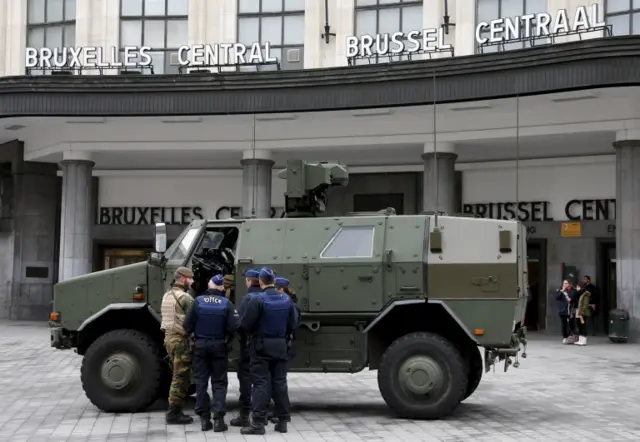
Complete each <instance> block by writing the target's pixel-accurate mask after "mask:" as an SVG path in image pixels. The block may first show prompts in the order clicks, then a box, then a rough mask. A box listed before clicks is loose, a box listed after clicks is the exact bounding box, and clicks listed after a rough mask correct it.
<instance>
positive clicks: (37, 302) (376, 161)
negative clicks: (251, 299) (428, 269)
mask: <svg viewBox="0 0 640 442" xmlns="http://www.w3.org/2000/svg"><path fill="white" fill-rule="evenodd" d="M627 3H628V5H627ZM634 6H638V5H634V4H633V3H632V2H631V1H627V2H624V1H617V2H612V1H608V2H605V1H591V2H586V0H585V1H576V0H548V1H547V0H517V1H515V0H508V1H506V0H455V1H453V0H452V1H443V2H435V1H427V0H425V1H422V0H417V1H413V0H404V1H400V0H398V1H391V0H389V1H387V0H385V1H382V0H329V1H328V2H326V9H325V2H324V1H304V0H261V1H257V0H255V1H243V0H239V1H236V0H232V1H229V0H190V1H187V0H154V1H149V0H146V1H142V0H139V1H134V0H127V1H126V2H121V1H120V0H90V1H87V2H77V4H76V2H75V1H73V0H65V1H54V0H39V1H36V0H7V2H4V3H3V4H1V5H0V35H1V36H6V38H4V39H0V76H2V77H0V117H2V118H1V119H0V143H4V144H2V148H1V149H0V159H1V160H2V167H1V169H0V170H1V175H0V176H1V178H2V181H1V182H2V226H1V227H2V230H1V231H0V253H2V256H3V265H2V272H3V275H2V278H3V280H2V281H0V282H2V284H1V285H0V317H10V318H17V319H46V317H47V314H48V312H49V310H50V302H51V299H52V293H53V291H52V290H53V289H52V287H53V284H55V282H57V281H58V280H63V279H66V278H69V277H73V276H77V275H82V274H85V273H88V272H91V271H96V270H103V269H108V268H113V267H117V266H120V265H125V264H128V263H133V262H137V261H140V260H144V259H146V256H147V254H148V253H149V252H150V251H151V247H152V227H151V226H152V225H153V223H155V222H158V221H164V222H167V223H168V224H169V236H170V239H172V238H175V237H176V236H177V235H178V234H179V232H180V231H181V230H182V229H183V228H184V225H185V224H187V223H188V222H189V221H190V220H192V219H197V218H207V219H216V218H217V219H222V218H226V217H230V216H238V215H256V216H259V217H269V216H271V217H273V216H279V215H280V214H281V212H282V206H283V205H284V196H283V193H284V182H283V181H282V180H281V179H279V178H278V177H277V171H278V170H279V169H280V168H282V167H283V166H284V165H285V162H286V160H287V158H303V159H308V160H321V161H325V160H327V161H331V160H337V161H340V162H342V163H344V164H346V165H347V166H348V167H349V170H350V173H351V177H350V184H349V186H348V187H346V188H336V189H332V190H331V192H330V194H329V203H328V206H327V211H328V213H329V214H340V213H347V212H352V211H371V210H381V209H384V208H386V207H394V208H395V210H396V212H397V213H399V214H415V213H420V212H422V211H425V210H426V211H433V210H437V211H442V212H445V213H449V214H454V213H463V214H467V215H473V216H478V217H490V218H505V219H508V218H512V217H517V218H518V219H520V220H522V221H523V222H524V223H525V224H526V225H527V227H528V239H529V251H528V255H529V256H528V260H529V265H528V269H529V281H530V285H531V287H530V292H531V300H530V305H529V316H528V318H527V322H528V325H529V326H530V327H532V328H534V329H543V330H548V331H551V332H554V331H556V330H557V329H558V328H559V322H558V320H557V314H556V311H555V301H554V299H553V292H554V291H555V289H556V288H557V287H558V286H559V285H560V283H561V281H562V278H563V277H564V276H565V275H566V274H567V273H574V274H577V275H578V277H581V276H583V275H590V276H591V277H592V279H593V281H594V282H595V283H596V285H597V286H598V287H599V288H600V291H601V304H602V310H603V311H605V310H608V309H610V308H615V307H623V308H626V309H627V310H629V312H630V313H631V316H632V318H633V319H632V324H633V326H634V329H638V327H637V326H638V324H640V322H638V318H640V307H639V306H638V301H637V300H640V289H639V288H638V287H640V280H638V278H639V277H638V276H637V275H640V272H635V268H636V267H637V265H638V264H637V262H639V261H638V259H637V257H636V255H638V254H639V253H640V247H637V246H640V244H638V242H637V240H636V238H637V233H636V232H637V230H638V228H640V226H639V225H638V223H640V220H639V219H638V216H637V213H639V209H640V206H639V205H640V176H639V175H638V174H639V173H640V172H636V171H640V164H638V162H639V161H640V156H639V155H638V153H637V152H638V151H637V149H636V146H640V105H638V103H640V99H639V98H640V84H638V83H640V77H638V74H637V72H639V70H638V68H639V67H640V37H634V36H633V34H637V33H639V32H640V21H639V20H638V17H640V9H638V10H636V9H634ZM412 39H413V40H415V41H416V42H417V46H415V50H414V49H412V48H411V47H410V44H409V43H411V42H412V41H413V40H412ZM398 42H402V46H400V45H399V44H396V43H398ZM256 43H259V46H260V47H262V48H263V52H262V53H261V54H260V56H259V57H257V58H256V54H255V51H253V56H254V57H253V58H252V59H251V60H249V59H250V56H249V55H250V53H251V51H252V48H254V47H255V44H256ZM394 45H395V46H394ZM64 48H66V49H67V52H63V51H62V49H64ZM143 48H146V49H143ZM181 48H182V49H181ZM54 49H57V52H56V51H54ZM72 49H73V51H72ZM199 50H201V52H198V51H199ZM48 51H49V52H48ZM136 51H137V52H136ZM181 51H182V52H181ZM179 52H181V53H182V54H183V55H179ZM125 53H131V54H133V55H131V57H129V58H128V60H129V61H131V62H132V64H131V66H127V67H126V69H125V68H123V67H122V66H120V65H119V64H123V61H124V60H125V58H127V57H128V56H125ZM145 53H146V54H147V55H148V56H149V57H148V58H147V57H146V56H145ZM198 53H200V54H204V56H203V57H204V58H201V59H200V60H196V58H197V54H198ZM28 54H36V55H37V56H36V58H33V57H32V58H29V56H28ZM61 54H64V58H65V60H66V61H64V60H63V62H56V58H57V59H58V60H60V57H62V55H61ZM184 54H187V55H184ZM238 54H241V55H243V56H242V57H239V55H238ZM44 59H47V60H48V61H47V62H45V61H43V60H44ZM149 60H150V63H147V61H149ZM203 60H204V61H203ZM256 60H258V62H257V63H256V62H255V61H256ZM248 61H252V62H248ZM192 71H198V72H192ZM470 247H472V245H470ZM639 270H640V269H639ZM605 317H606V315H604V314H603V315H600V320H601V329H600V331H601V332H603V331H605V329H606V321H605V320H604V319H605Z"/></svg>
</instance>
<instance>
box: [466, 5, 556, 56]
mask: <svg viewBox="0 0 640 442" xmlns="http://www.w3.org/2000/svg"><path fill="white" fill-rule="evenodd" d="M476 8H477V9H476V26H478V23H482V22H490V21H491V20H496V19H499V18H514V17H520V16H522V15H526V14H536V13H538V12H547V11H548V9H549V6H548V1H547V0H478V1H477V2H476ZM532 28H533V29H535V27H532ZM481 37H489V32H488V31H485V32H483V33H482V34H481ZM545 43H548V40H546V39H536V40H535V41H534V42H533V43H532V41H531V40H523V41H516V42H513V43H505V44H504V46H503V45H488V46H484V47H483V48H482V50H478V48H477V47H476V52H484V53H486V52H497V51H502V50H505V51H508V50H510V49H522V48H528V47H531V46H535V45H542V44H545Z"/></svg>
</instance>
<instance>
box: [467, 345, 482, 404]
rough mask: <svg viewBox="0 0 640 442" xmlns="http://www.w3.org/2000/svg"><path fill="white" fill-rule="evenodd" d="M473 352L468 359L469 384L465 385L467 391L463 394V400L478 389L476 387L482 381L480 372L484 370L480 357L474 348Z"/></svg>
mask: <svg viewBox="0 0 640 442" xmlns="http://www.w3.org/2000/svg"><path fill="white" fill-rule="evenodd" d="M474 350H475V351H474V352H473V353H472V354H471V356H470V358H469V363H468V366H469V382H468V384H467V391H466V393H465V394H464V399H467V398H468V397H469V396H471V395H472V394H473V393H474V392H475V391H476V388H478V385H480V381H481V380H482V371H483V369H484V367H483V365H482V357H481V356H480V352H479V351H478V349H477V348H476V347H474ZM464 399H463V400H464Z"/></svg>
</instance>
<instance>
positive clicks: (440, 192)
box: [422, 143, 458, 215]
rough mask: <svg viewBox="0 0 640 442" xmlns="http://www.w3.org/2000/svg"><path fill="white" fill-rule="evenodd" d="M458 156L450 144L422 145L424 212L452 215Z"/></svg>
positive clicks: (453, 211)
mask: <svg viewBox="0 0 640 442" xmlns="http://www.w3.org/2000/svg"><path fill="white" fill-rule="evenodd" d="M456 158H458V156H457V155H456V154H455V153H454V146H453V144H451V143H437V144H436V146H435V148H434V144H433V143H426V144H425V145H424V154H423V155H422V159H423V160H424V184H423V186H424V187H423V201H424V207H423V210H424V211H429V212H433V211H439V212H444V213H446V214H448V215H453V214H454V213H456V212H457V211H458V209H457V208H456V199H457V198H456V172H455V164H456Z"/></svg>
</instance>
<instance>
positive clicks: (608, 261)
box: [594, 240, 618, 333]
mask: <svg viewBox="0 0 640 442" xmlns="http://www.w3.org/2000/svg"><path fill="white" fill-rule="evenodd" d="M616 264H617V263H616V243H615V241H611V240H606V241H601V242H600V250H599V253H598V274H597V278H598V279H597V280H596V286H597V287H598V289H599V290H600V308H599V312H598V314H597V315H596V317H595V321H594V323H595V324H596V332H597V333H608V332H609V321H608V320H607V319H608V316H609V310H611V309H614V308H618V284H617V281H616Z"/></svg>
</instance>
